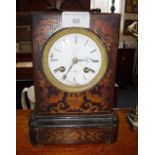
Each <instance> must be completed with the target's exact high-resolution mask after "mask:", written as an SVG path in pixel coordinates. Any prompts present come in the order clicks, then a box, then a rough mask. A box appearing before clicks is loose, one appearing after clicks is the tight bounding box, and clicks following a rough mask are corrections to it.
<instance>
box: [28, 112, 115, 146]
mask: <svg viewBox="0 0 155 155" xmlns="http://www.w3.org/2000/svg"><path fill="white" fill-rule="evenodd" d="M29 123H30V124H29V125H30V131H29V132H30V140H31V143H32V144H37V145H42V144H80V143H112V142H115V140H116V136H117V127H118V121H117V116H116V115H115V114H114V113H112V114H95V115H90V114H89V115H67V116H66V115H59V116H55V115H54V116H51V115H50V116H35V115H34V114H33V115H32V118H31V119H30V122H29Z"/></svg>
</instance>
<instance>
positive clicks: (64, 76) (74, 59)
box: [62, 58, 78, 80]
mask: <svg viewBox="0 0 155 155" xmlns="http://www.w3.org/2000/svg"><path fill="white" fill-rule="evenodd" d="M76 63H78V59H77V58H73V59H72V64H71V65H70V67H69V68H68V70H67V72H66V73H65V74H64V75H63V77H62V79H63V80H65V79H66V78H67V74H68V73H69V72H70V70H71V69H72V67H73V65H74V64H76Z"/></svg>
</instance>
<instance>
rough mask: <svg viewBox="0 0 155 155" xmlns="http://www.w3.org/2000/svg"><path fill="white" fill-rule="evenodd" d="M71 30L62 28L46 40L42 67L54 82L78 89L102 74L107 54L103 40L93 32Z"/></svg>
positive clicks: (73, 90)
mask: <svg viewBox="0 0 155 155" xmlns="http://www.w3.org/2000/svg"><path fill="white" fill-rule="evenodd" d="M71 30H72V31H66V33H65V31H60V32H59V33H58V34H57V35H56V36H55V38H53V39H52V37H51V39H50V40H49V41H48V42H47V44H46V46H45V49H44V52H43V66H44V70H45V74H46V75H47V77H48V79H49V80H50V81H51V83H52V84H54V85H55V86H57V87H59V88H60V89H63V90H66V91H71V92H76V91H82V90H85V89H87V88H89V87H91V86H92V85H94V84H95V83H96V82H98V80H99V79H100V78H101V77H102V74H103V73H104V72H105V70H106V67H107V53H106V48H105V47H104V46H103V45H102V43H101V41H100V39H99V38H97V40H96V39H94V37H97V36H96V35H95V34H94V33H93V32H91V31H88V30H83V31H80V32H79V31H77V30H78V29H71ZM61 32H63V33H61ZM92 34H93V35H92ZM44 53H45V54H44ZM103 61H104V62H103ZM44 64H45V65H44ZM103 65H104V66H103ZM101 70H104V71H101ZM94 80H95V81H94Z"/></svg>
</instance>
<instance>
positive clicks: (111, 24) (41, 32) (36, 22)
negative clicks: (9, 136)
mask: <svg viewBox="0 0 155 155" xmlns="http://www.w3.org/2000/svg"><path fill="white" fill-rule="evenodd" d="M119 24H120V15H119V14H105V13H90V27H89V29H90V30H91V31H93V32H94V33H96V34H97V35H98V36H99V37H100V38H101V40H102V41H103V43H105V45H106V47H107V50H108V59H109V63H108V67H107V71H106V73H105V75H104V76H103V78H102V79H101V80H100V81H99V83H97V85H95V86H94V87H93V88H91V89H89V90H86V91H84V92H79V93H67V92H63V91H61V90H59V89H57V88H56V87H54V86H52V85H51V83H50V82H49V81H48V80H47V78H46V76H45V74H44V72H43V68H42V49H43V47H44V45H45V43H46V42H47V40H48V39H49V38H50V37H51V36H52V35H53V34H54V33H55V32H57V31H59V30H61V29H62V26H61V25H62V24H61V12H33V13H32V41H33V66H34V85H35V95H36V107H35V110H34V111H33V113H32V116H31V118H30V122H29V126H30V129H29V132H30V140H31V142H32V143H33V144H39V145H40V144H60V143H63V144H64V143H66V144H69V143H111V142H114V141H115V140H116V137H117V127H118V119H117V116H116V114H115V113H114V112H113V104H114V103H113V98H114V83H115V72H116V57H117V47H118V36H119Z"/></svg>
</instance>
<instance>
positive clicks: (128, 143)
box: [16, 109, 138, 155]
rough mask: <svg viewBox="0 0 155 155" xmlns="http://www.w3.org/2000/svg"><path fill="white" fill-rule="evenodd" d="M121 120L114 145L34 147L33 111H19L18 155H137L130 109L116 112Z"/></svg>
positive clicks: (136, 138)
mask: <svg viewBox="0 0 155 155" xmlns="http://www.w3.org/2000/svg"><path fill="white" fill-rule="evenodd" d="M115 111H116V114H117V115H118V119H119V129H118V137H117V141H116V142H115V143H113V144H65V145H50V146H40V147H36V146H33V145H32V144H31V143H30V141H29V132H28V129H29V128H28V121H29V118H30V115H31V110H17V112H16V114H17V117H16V119H17V120H16V124H17V127H16V144H17V145H16V149H17V155H137V154H138V131H137V130H133V129H132V128H131V126H130V124H129V122H128V120H127V114H129V109H118V110H115Z"/></svg>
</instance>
